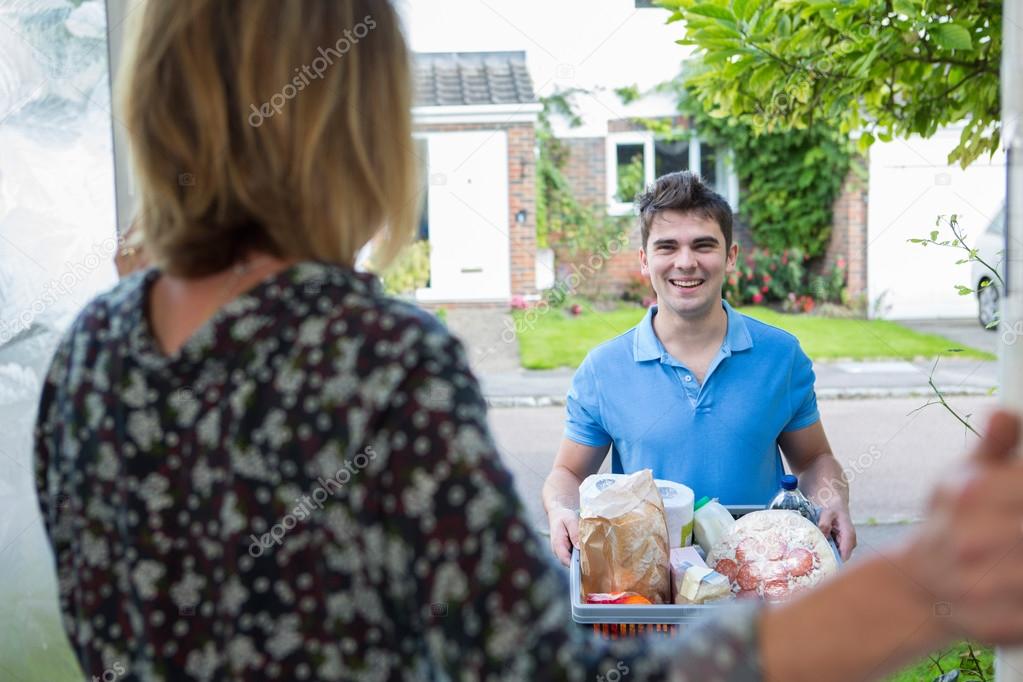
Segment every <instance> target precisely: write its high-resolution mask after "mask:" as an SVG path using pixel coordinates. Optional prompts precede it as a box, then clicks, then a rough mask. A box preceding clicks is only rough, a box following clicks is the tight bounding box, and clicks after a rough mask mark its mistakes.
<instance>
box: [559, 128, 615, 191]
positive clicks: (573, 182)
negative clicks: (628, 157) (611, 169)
mask: <svg viewBox="0 0 1023 682" xmlns="http://www.w3.org/2000/svg"><path fill="white" fill-rule="evenodd" d="M606 139H607V138H604V137H567V138H564V139H562V140H560V142H561V143H562V145H564V147H565V151H566V153H567V156H566V158H565V165H564V168H562V174H563V175H564V176H565V180H566V181H567V182H568V186H569V187H571V188H572V194H573V196H575V198H576V199H577V200H578V201H579V202H580V203H582V204H586V205H587V206H598V205H603V204H604V201H605V199H606V188H607V178H606V177H605V174H606V170H607V157H606V154H607V147H606Z"/></svg>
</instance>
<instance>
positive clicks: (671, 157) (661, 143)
mask: <svg viewBox="0 0 1023 682" xmlns="http://www.w3.org/2000/svg"><path fill="white" fill-rule="evenodd" d="M688 168H689V140H672V141H669V140H654V177H655V178H659V177H661V176H662V175H664V174H665V173H674V172H675V171H680V170H687V169H688Z"/></svg>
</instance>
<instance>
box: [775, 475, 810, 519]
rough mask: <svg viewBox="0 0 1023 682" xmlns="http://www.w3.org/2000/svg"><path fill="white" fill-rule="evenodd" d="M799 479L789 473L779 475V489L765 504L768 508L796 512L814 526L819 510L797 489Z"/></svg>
mask: <svg viewBox="0 0 1023 682" xmlns="http://www.w3.org/2000/svg"><path fill="white" fill-rule="evenodd" d="M798 485H799V480H798V479H797V478H796V477H795V476H793V475H791V474H786V475H785V476H782V477H781V490H779V491H778V494H777V495H775V496H774V499H772V500H771V502H770V504H768V505H767V508H768V509H787V510H789V511H794V512H798V513H799V514H802V515H803V516H804V517H806V518H807V519H808V520H809V521H810V522H811V523H813V524H814V525H815V526H816V525H817V521H818V519H819V518H820V510H819V509H818V508H817V507H816V506H815V505H814V503H813V502H811V501H810V500H808V499H806V495H804V494H803V493H801V492H800V491H799V488H798V487H797V486H798Z"/></svg>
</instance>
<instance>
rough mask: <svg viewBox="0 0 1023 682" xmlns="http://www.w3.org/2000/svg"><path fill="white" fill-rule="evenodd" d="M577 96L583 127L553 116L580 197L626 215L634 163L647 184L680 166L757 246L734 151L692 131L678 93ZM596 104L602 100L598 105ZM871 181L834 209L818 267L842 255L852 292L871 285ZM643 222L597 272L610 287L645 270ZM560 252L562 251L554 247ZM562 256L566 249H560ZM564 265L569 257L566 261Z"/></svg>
mask: <svg viewBox="0 0 1023 682" xmlns="http://www.w3.org/2000/svg"><path fill="white" fill-rule="evenodd" d="M573 100H574V101H575V102H578V103H580V104H582V105H583V107H584V109H583V111H582V112H581V113H580V117H581V118H582V125H572V124H571V123H570V122H569V120H568V119H567V118H566V117H564V116H559V117H557V118H556V119H555V120H554V126H553V128H554V134H555V136H556V137H557V138H558V139H559V140H561V142H562V143H563V144H564V145H565V146H566V147H567V149H568V150H569V156H568V159H567V162H566V164H565V168H564V174H565V177H566V180H568V182H569V185H570V186H571V187H572V190H573V194H574V195H575V196H576V197H577V198H579V199H580V200H581V201H583V202H586V203H588V204H590V205H601V206H603V207H604V208H605V209H606V211H607V213H608V214H609V215H613V216H623V215H630V214H631V213H632V212H633V206H632V204H631V203H630V202H628V201H623V199H625V198H626V197H622V196H620V194H621V192H620V191H619V187H620V186H621V185H622V183H623V180H624V176H625V175H626V174H627V173H629V172H630V171H633V168H631V166H633V165H634V164H638V165H639V166H640V167H641V168H642V180H643V184H650V183H652V182H653V180H654V179H655V178H656V177H659V176H661V175H663V174H665V173H670V172H673V171H678V170H693V171H695V172H698V173H699V174H700V175H701V176H702V177H703V179H704V180H705V181H706V182H707V183H708V184H710V185H711V186H712V187H714V189H715V190H716V191H717V192H718V193H719V194H721V195H722V196H723V197H725V198H726V199H727V200H728V202H729V203H730V204H731V206H732V210H733V211H735V212H736V213H737V215H738V221H737V224H736V230H735V232H736V234H735V236H736V239H737V241H738V242H739V243H740V244H741V245H742V246H744V247H749V246H751V245H752V244H753V241H752V239H751V238H750V234H749V231H748V229H746V228H745V226H744V225H743V224H742V205H741V201H742V199H741V191H740V187H739V180H738V178H737V176H736V174H735V171H734V168H733V164H732V158H731V156H732V153H731V150H729V149H723V148H715V147H713V146H711V145H710V144H708V143H707V142H705V141H704V140H701V139H700V134H699V131H698V130H690V128H691V125H692V124H691V122H690V120H689V119H688V118H687V117H685V116H679V115H678V110H677V107H676V105H675V101H674V99H673V98H672V97H670V96H668V95H666V94H662V93H657V92H653V93H652V94H649V95H646V96H644V97H641V98H640V99H637V100H634V101H632V102H629V103H628V104H625V103H623V102H622V101H621V99H620V98H619V97H618V96H617V95H616V94H615V92H614V91H613V89H611V88H610V87H601V88H599V89H596V90H594V91H591V92H587V93H585V94H577V95H575V96H574V98H573ZM594 104H596V105H594ZM643 121H658V122H660V123H666V124H668V126H667V127H670V129H671V130H673V131H675V132H680V131H688V132H689V133H690V134H689V135H688V136H686V139H681V140H679V139H676V137H675V136H674V135H673V136H672V137H671V138H665V137H661V136H659V135H658V134H657V133H655V132H653V131H652V130H650V127H649V126H648V125H645V124H644V123H643ZM866 189H867V188H866V183H864V182H863V181H862V180H860V178H859V176H858V175H857V174H856V173H855V172H853V171H850V173H849V175H848V177H847V178H846V180H845V183H844V185H843V187H842V190H841V193H840V194H839V196H838V197H837V198H836V200H835V202H834V204H833V206H832V211H833V220H832V234H831V240H830V243H829V245H828V247H827V250H826V252H825V255H824V257H823V258H822V259H821V261H820V263H819V264H818V267H819V268H820V269H822V270H823V269H824V268H827V267H831V266H832V265H834V264H835V262H837V261H838V260H839V259H842V260H844V261H845V262H846V264H847V267H848V268H849V269H848V275H847V287H848V290H849V293H850V295H852V296H854V297H855V296H859V295H862V294H865V292H866V285H867V259H866V247H867V242H866V234H867V225H866V217H867V202H866V200H867V194H866ZM639 248H640V236H639V228H638V224H637V225H634V226H633V227H632V229H631V230H630V232H629V245H628V248H625V249H621V250H620V251H619V252H618V253H617V254H615V255H614V256H613V257H611V258H610V259H608V261H607V262H606V263H604V264H603V267H602V268H601V272H600V273H599V274H597V275H596V277H598V278H603V281H602V285H603V286H602V288H603V289H604V290H611V291H614V290H620V289H622V288H623V287H624V286H625V285H626V283H627V282H628V281H629V279H630V278H631V277H632V276H634V274H636V273H638V272H639V257H638V251H639ZM555 250H558V249H557V247H555ZM559 256H562V254H560V253H559ZM558 260H559V262H561V264H562V266H564V265H565V264H566V261H567V260H569V258H568V257H567V256H562V257H560V258H559V259H558Z"/></svg>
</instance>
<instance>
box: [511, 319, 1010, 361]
mask: <svg viewBox="0 0 1023 682" xmlns="http://www.w3.org/2000/svg"><path fill="white" fill-rule="evenodd" d="M582 306H583V312H582V314H580V315H579V316H577V317H573V316H571V315H569V314H568V313H566V312H565V311H564V310H563V309H559V308H551V309H549V310H548V312H546V313H544V312H542V311H543V310H544V309H543V308H540V309H534V310H529V311H515V312H514V315H515V321H516V329H517V330H518V338H519V352H520V354H521V357H522V366H523V367H526V368H528V369H551V368H554V367H578V366H579V363H580V362H582V359H583V358H584V357H585V356H586V353H587V352H588V351H589V350H590V349H591V348H593V347H594V346H596V345H597V344H599V343H601V342H603V341H607V340H608V339H611V338H614V337H615V336H618V335H619V334H622V333H624V332H626V331H628V330H629V329H630V328H631V327H633V326H634V325H635V324H636V323H637V322H639V320H640V319H642V317H643V314H644V311H643V309H642V308H639V307H638V306H622V307H620V308H618V309H616V310H611V311H607V312H601V311H596V310H594V309H592V308H591V307H589V306H588V305H587V304H585V303H582ZM742 312H743V313H745V314H746V315H749V316H750V317H754V318H756V319H758V320H762V321H764V322H766V323H767V324H771V325H774V326H776V327H781V328H782V329H784V330H786V331H788V332H790V333H792V334H794V335H795V336H796V337H797V338H798V339H799V342H800V344H802V346H803V350H805V351H806V353H807V355H809V356H810V357H811V358H812V359H814V360H835V359H839V358H843V359H852V360H867V359H906V360H909V359H913V358H917V357H934V356H935V355H937V354H938V353H943V352H945V351H947V350H948V349H949V348H955V347H958V345H957V344H955V343H954V342H952V341H949V340H948V339H946V338H944V337H941V336H936V335H934V334H921V333H919V332H915V331H913V330H911V329H907V328H905V327H903V326H901V325H899V324H896V323H894V322H888V321H886V320H857V319H836V318H829V317H814V316H809V315H787V314H784V313H778V312H775V311H774V310H771V309H770V308H764V307H760V306H751V307H747V308H742ZM959 356H960V357H966V358H976V359H985V360H994V359H995V357H994V356H993V355H991V354H990V353H984V352H982V351H978V350H974V349H972V348H970V349H964V351H963V352H962V353H960V354H959Z"/></svg>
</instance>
